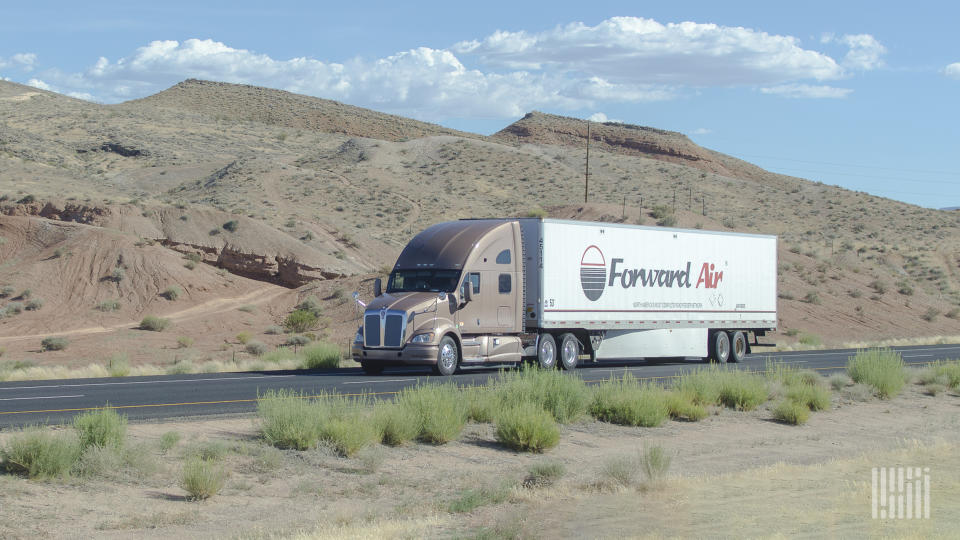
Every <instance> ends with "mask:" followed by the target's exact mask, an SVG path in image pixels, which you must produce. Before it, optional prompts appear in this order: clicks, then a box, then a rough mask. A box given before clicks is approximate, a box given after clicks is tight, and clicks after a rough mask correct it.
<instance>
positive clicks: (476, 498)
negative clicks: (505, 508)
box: [447, 485, 510, 514]
mask: <svg viewBox="0 0 960 540" xmlns="http://www.w3.org/2000/svg"><path fill="white" fill-rule="evenodd" d="M509 497H510V488H509V486H506V485H503V486H499V487H494V488H489V487H481V488H477V489H467V490H464V491H462V492H460V494H459V495H458V496H457V498H456V499H454V500H453V501H452V502H451V503H450V505H449V506H448V507H447V510H448V511H449V512H450V513H454V514H458V513H464V512H471V511H473V510H476V509H477V508H480V507H481V506H488V505H491V504H500V503H502V502H503V501H506V500H507V499H508V498H509Z"/></svg>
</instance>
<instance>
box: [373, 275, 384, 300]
mask: <svg viewBox="0 0 960 540" xmlns="http://www.w3.org/2000/svg"><path fill="white" fill-rule="evenodd" d="M381 294H383V281H382V280H381V279H380V278H377V279H375V280H373V295H374V296H380V295H381Z"/></svg>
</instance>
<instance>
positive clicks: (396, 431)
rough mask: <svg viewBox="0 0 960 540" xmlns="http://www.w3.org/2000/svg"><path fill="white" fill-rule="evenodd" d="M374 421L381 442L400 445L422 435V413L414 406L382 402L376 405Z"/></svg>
mask: <svg viewBox="0 0 960 540" xmlns="http://www.w3.org/2000/svg"><path fill="white" fill-rule="evenodd" d="M373 423H374V426H375V428H376V430H377V433H378V434H379V436H380V442H381V443H383V444H386V445H388V446H400V445H401V444H405V443H407V442H409V441H412V440H413V439H415V438H416V437H417V436H418V435H420V415H419V414H417V411H416V410H414V409H413V408H412V407H401V406H399V405H397V404H396V403H395V402H380V403H378V404H377V405H376V406H375V407H374V411H373Z"/></svg>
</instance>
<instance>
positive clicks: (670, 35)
mask: <svg viewBox="0 0 960 540" xmlns="http://www.w3.org/2000/svg"><path fill="white" fill-rule="evenodd" d="M453 50H454V51H455V52H457V53H460V54H464V55H469V56H475V57H476V58H477V59H478V60H479V61H480V62H481V63H483V64H485V65H488V66H494V67H503V68H507V69H523V70H551V71H562V72H578V73H585V74H588V75H589V76H595V77H601V78H603V79H605V80H607V81H610V82H611V83H614V84H680V85H692V86H718V85H754V84H773V83H780V82H785V81H791V80H796V79H808V78H812V79H817V80H823V79H833V78H837V77H840V76H842V75H843V69H842V68H841V67H840V66H839V65H838V64H837V63H836V61H834V60H833V59H832V58H830V57H829V56H826V55H824V54H821V53H819V52H816V51H812V50H808V49H803V48H802V47H800V44H799V40H797V39H796V38H794V37H791V36H778V35H770V34H767V33H766V32H758V31H756V30H752V29H748V28H742V27H730V26H719V25H716V24H700V23H693V22H682V23H670V24H666V25H664V24H660V23H658V22H657V21H654V20H651V19H644V18H637V17H613V18H611V19H608V20H606V21H603V22H601V23H599V24H598V25H596V26H586V25H584V24H583V23H572V24H568V25H565V26H558V27H556V28H554V29H553V30H549V31H546V32H540V33H536V34H530V33H527V32H524V31H520V32H496V33H494V34H492V35H491V36H489V37H487V38H486V39H484V40H482V41H466V42H461V43H458V44H456V45H455V46H454V47H453Z"/></svg>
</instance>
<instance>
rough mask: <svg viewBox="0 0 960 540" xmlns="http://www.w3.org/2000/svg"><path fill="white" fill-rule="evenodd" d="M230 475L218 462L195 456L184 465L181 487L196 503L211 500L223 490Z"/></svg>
mask: <svg viewBox="0 0 960 540" xmlns="http://www.w3.org/2000/svg"><path fill="white" fill-rule="evenodd" d="M228 476H229V473H228V472H227V470H226V468H225V467H224V466H223V465H222V464H221V463H219V462H218V461H216V460H210V459H204V458H202V457H199V456H194V457H191V458H189V459H187V461H186V462H185V463H184V464H183V471H182V472H181V475H180V487H182V488H183V489H184V491H186V492H187V493H189V494H190V497H191V498H192V499H193V500H196V501H202V500H205V499H209V498H210V497H212V496H214V495H216V494H217V493H219V492H220V490H221V489H223V486H224V484H225V483H226V482H227V477H228Z"/></svg>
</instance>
